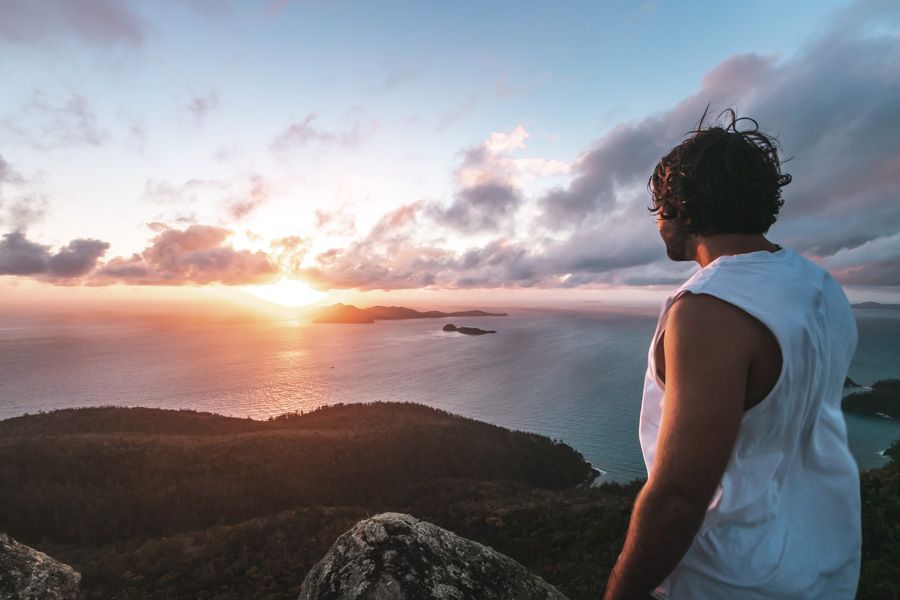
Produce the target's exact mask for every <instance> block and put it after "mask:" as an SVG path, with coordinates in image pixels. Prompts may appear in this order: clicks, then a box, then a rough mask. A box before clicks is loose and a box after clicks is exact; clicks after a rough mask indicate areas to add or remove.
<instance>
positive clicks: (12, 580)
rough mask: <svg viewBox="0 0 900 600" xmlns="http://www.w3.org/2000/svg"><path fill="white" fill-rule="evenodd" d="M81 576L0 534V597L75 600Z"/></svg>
mask: <svg viewBox="0 0 900 600" xmlns="http://www.w3.org/2000/svg"><path fill="white" fill-rule="evenodd" d="M80 581H81V575H80V574H79V573H78V572H77V571H75V569H73V568H72V567H70V566H69V565H66V564H63V563H61V562H59V561H57V560H55V559H53V558H51V557H49V556H47V555H46V554H44V553H43V552H38V551H37V550H35V549H34V548H31V547H29V546H26V545H25V544H20V543H19V542H17V541H15V540H14V539H12V538H11V537H9V536H8V535H6V534H4V533H0V600H76V599H77V598H78V584H79V582H80Z"/></svg>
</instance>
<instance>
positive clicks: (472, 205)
mask: <svg viewBox="0 0 900 600" xmlns="http://www.w3.org/2000/svg"><path fill="white" fill-rule="evenodd" d="M521 201H522V197H521V194H520V192H519V190H517V189H516V188H514V187H512V186H511V185H509V184H507V183H493V182H488V183H484V184H481V185H474V186H472V187H468V188H466V189H464V190H461V191H460V192H459V193H458V194H457V196H456V200H455V201H454V202H453V204H451V205H450V207H449V208H447V209H446V210H439V212H438V218H439V219H440V220H441V221H442V223H443V224H445V225H450V226H452V227H454V228H456V229H459V230H462V231H471V232H479V231H487V230H496V229H499V228H500V227H501V226H502V225H503V223H504V222H506V221H508V220H509V218H510V217H511V216H512V215H513V214H515V212H516V209H517V208H518V207H519V204H520V203H521Z"/></svg>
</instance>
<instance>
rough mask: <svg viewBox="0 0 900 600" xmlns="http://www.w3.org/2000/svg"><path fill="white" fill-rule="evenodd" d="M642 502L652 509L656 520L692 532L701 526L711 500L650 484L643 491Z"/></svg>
mask: <svg viewBox="0 0 900 600" xmlns="http://www.w3.org/2000/svg"><path fill="white" fill-rule="evenodd" d="M642 496H643V497H642V498H641V500H642V503H643V504H645V507H646V509H649V510H652V513H653V515H654V519H655V520H659V521H663V522H665V523H667V524H671V525H674V526H683V527H684V528H685V529H689V530H691V531H692V532H696V530H697V529H698V528H699V527H700V524H701V523H702V522H703V517H704V516H705V515H706V509H707V508H708V506H709V501H708V500H704V499H703V498H702V497H701V496H700V495H698V494H689V493H685V492H683V491H679V490H675V489H667V488H663V487H658V486H654V485H652V483H650V484H648V485H647V487H646V488H645V489H644V491H643V493H642Z"/></svg>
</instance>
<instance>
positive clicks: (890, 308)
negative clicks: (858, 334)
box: [850, 302, 900, 310]
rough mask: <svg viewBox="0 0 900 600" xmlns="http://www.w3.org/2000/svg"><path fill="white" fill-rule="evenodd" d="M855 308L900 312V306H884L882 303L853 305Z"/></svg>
mask: <svg viewBox="0 0 900 600" xmlns="http://www.w3.org/2000/svg"><path fill="white" fill-rule="evenodd" d="M850 306H852V307H853V308H886V309H888V310H900V304H882V303H881V302H860V303H858V304H851V305H850Z"/></svg>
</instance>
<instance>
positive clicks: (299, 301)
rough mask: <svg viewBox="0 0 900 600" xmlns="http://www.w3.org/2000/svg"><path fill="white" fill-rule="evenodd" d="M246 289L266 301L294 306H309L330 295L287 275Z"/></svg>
mask: <svg viewBox="0 0 900 600" xmlns="http://www.w3.org/2000/svg"><path fill="white" fill-rule="evenodd" d="M244 289H246V290H247V291H248V292H250V293H251V294H253V295H254V296H256V297H257V298H260V299H261V300H265V301H266V302H271V303H273V304H277V305H279V306H287V307H292V308H293V307H301V306H309V305H310V304H315V303H316V302H318V301H319V300H323V299H325V298H327V297H328V294H326V293H325V292H320V291H319V290H316V289H313V288H312V287H310V286H309V284H308V283H306V282H304V281H300V280H298V279H288V278H287V277H282V278H281V279H279V280H278V281H276V282H275V283H272V284H269V285H251V286H247V287H246V288H244Z"/></svg>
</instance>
